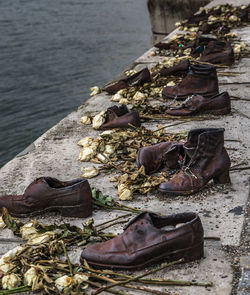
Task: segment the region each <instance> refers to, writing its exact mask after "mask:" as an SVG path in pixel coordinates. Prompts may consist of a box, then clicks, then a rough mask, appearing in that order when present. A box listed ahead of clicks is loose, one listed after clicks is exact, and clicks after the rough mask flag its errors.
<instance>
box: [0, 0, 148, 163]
mask: <svg viewBox="0 0 250 295" xmlns="http://www.w3.org/2000/svg"><path fill="white" fill-rule="evenodd" d="M0 36H1V38H0V109H1V112H0V114H1V116H0V167H1V166H2V165H3V164H4V163H6V162H7V161H9V160H10V159H12V158H13V157H14V156H15V155H16V154H17V153H19V152H20V151H22V150H23V149H24V148H25V147H26V146H28V145H29V144H30V143H31V142H32V141H34V140H35V139H36V138H37V137H39V136H40V135H41V134H42V133H44V132H45V131H46V130H47V129H48V128H50V127H51V126H53V125H54V124H56V123H57V122H58V121H59V120H60V119H62V118H63V117H65V115H67V114H68V113H70V112H71V111H72V110H74V109H75V108H76V107H77V106H78V105H80V104H81V103H83V102H84V101H85V100H86V99H87V98H88V97H89V87H91V86H93V85H99V86H102V85H103V84H104V83H106V82H108V81H109V80H110V79H111V78H113V77H114V76H115V75H116V74H118V73H119V72H121V71H122V70H123V69H124V68H125V66H127V65H129V64H130V63H131V62H132V61H133V60H134V59H135V58H136V57H138V56H140V55H141V54H142V53H143V52H144V51H145V50H146V49H147V48H149V46H150V24H149V18H148V12H147V7H146V0H126V1H125V0H104V1H102V0H89V1H87V0H67V1H66V0H53V1H51V0H42V1H37V0H14V1H4V0H0Z"/></svg>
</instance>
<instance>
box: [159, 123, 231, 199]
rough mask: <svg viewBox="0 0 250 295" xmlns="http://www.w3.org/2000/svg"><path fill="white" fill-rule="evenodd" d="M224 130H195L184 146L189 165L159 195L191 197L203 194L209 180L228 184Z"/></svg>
mask: <svg viewBox="0 0 250 295" xmlns="http://www.w3.org/2000/svg"><path fill="white" fill-rule="evenodd" d="M224 131H225V129H224V128H204V129H193V130H191V131H190V132H189V134H188V138H187V142H186V143H185V144H184V145H183V147H184V150H185V154H186V163H187V164H185V165H184V166H183V167H182V168H181V170H180V172H179V173H177V174H176V175H175V176H174V177H173V178H172V179H170V180H169V181H168V182H164V183H161V184H160V186H159V191H161V192H164V193H173V194H178V195H179V194H180V195H189V194H192V193H195V192H197V191H199V190H201V189H202V188H203V187H204V186H205V185H206V184H207V183H208V182H209V180H211V179H213V180H214V182H215V183H220V184H224V183H229V182H230V177H229V168H230V159H229V156H228V153H227V151H226V149H225V148H224Z"/></svg>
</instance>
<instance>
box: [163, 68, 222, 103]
mask: <svg viewBox="0 0 250 295" xmlns="http://www.w3.org/2000/svg"><path fill="white" fill-rule="evenodd" d="M218 93H219V87H218V78H217V73H216V68H215V67H214V66H207V65H201V64H196V65H191V66H190V71H189V73H188V74H187V76H186V77H185V78H184V79H183V80H182V81H181V83H179V84H178V85H175V86H166V87H164V88H163V90H162V96H163V97H164V98H173V99H176V100H182V99H186V98H187V97H188V96H190V95H193V94H199V95H202V96H204V97H205V98H209V97H213V96H214V95H216V94H218Z"/></svg>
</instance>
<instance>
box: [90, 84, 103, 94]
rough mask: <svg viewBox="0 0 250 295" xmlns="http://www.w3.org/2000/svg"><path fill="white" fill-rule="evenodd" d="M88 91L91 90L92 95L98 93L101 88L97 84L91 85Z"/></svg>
mask: <svg viewBox="0 0 250 295" xmlns="http://www.w3.org/2000/svg"><path fill="white" fill-rule="evenodd" d="M90 91H91V93H90V96H94V95H96V94H98V93H100V92H101V89H100V88H99V87H98V86H93V87H91V88H90Z"/></svg>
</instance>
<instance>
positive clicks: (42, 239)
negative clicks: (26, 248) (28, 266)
mask: <svg viewBox="0 0 250 295" xmlns="http://www.w3.org/2000/svg"><path fill="white" fill-rule="evenodd" d="M54 236H55V233H54V232H53V231H47V232H46V233H44V234H41V235H39V234H37V235H34V236H33V237H32V238H31V239H29V240H28V241H27V244H28V245H39V244H42V243H46V242H48V241H49V240H51V239H52V238H53V237H54Z"/></svg>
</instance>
